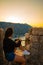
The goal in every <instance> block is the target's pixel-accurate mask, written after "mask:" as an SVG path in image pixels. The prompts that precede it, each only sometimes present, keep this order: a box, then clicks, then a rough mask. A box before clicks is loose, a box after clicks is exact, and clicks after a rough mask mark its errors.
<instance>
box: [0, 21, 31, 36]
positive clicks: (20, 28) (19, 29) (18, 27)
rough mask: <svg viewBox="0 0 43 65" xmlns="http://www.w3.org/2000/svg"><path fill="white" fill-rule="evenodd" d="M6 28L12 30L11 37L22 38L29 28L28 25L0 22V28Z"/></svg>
mask: <svg viewBox="0 0 43 65" xmlns="http://www.w3.org/2000/svg"><path fill="white" fill-rule="evenodd" d="M8 27H12V28H14V34H13V37H18V36H23V35H24V34H25V33H26V32H28V31H29V29H30V28H31V26H30V25H28V24H20V23H9V22H0V28H4V30H5V29H6V28H8Z"/></svg>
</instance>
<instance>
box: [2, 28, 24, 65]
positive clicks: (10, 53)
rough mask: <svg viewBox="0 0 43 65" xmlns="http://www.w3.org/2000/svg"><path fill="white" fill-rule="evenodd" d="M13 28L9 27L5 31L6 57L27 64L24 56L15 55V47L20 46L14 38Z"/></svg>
mask: <svg viewBox="0 0 43 65" xmlns="http://www.w3.org/2000/svg"><path fill="white" fill-rule="evenodd" d="M12 34H13V30H12V28H8V29H7V30H6V32H5V38H4V40H3V49H4V53H5V57H6V59H7V60H8V61H14V62H19V63H21V65H25V59H24V57H23V56H18V55H15V53H14V52H15V48H16V47H19V46H20V45H19V44H16V43H15V42H14V41H13V40H12Z"/></svg>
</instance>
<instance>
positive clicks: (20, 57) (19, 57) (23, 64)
mask: <svg viewBox="0 0 43 65" xmlns="http://www.w3.org/2000/svg"><path fill="white" fill-rule="evenodd" d="M14 62H19V63H21V65H25V64H26V60H25V58H24V57H23V56H17V55H15V58H14Z"/></svg>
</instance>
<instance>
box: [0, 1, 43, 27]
mask: <svg viewBox="0 0 43 65" xmlns="http://www.w3.org/2000/svg"><path fill="white" fill-rule="evenodd" d="M0 21H5V22H13V23H27V24H29V25H31V26H33V27H43V0H0Z"/></svg>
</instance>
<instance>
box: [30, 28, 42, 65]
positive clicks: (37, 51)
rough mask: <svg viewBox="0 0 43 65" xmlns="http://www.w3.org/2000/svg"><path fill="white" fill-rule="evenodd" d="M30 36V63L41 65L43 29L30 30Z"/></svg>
mask: <svg viewBox="0 0 43 65" xmlns="http://www.w3.org/2000/svg"><path fill="white" fill-rule="evenodd" d="M29 34H30V53H31V55H30V62H31V64H32V65H43V28H32V29H31V30H30V32H29Z"/></svg>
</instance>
